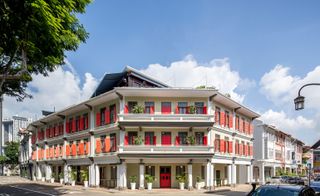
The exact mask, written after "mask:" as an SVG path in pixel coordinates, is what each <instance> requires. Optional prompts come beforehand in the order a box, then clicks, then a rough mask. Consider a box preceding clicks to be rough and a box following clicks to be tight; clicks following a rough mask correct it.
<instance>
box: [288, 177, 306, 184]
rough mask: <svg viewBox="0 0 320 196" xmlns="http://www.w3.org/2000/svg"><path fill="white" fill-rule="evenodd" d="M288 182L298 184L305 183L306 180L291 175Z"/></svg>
mask: <svg viewBox="0 0 320 196" xmlns="http://www.w3.org/2000/svg"><path fill="white" fill-rule="evenodd" d="M287 182H288V183H289V184H298V185H304V180H302V179H301V178H299V177H290V178H289V179H288V180H287Z"/></svg>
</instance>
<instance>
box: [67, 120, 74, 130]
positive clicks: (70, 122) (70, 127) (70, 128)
mask: <svg viewBox="0 0 320 196" xmlns="http://www.w3.org/2000/svg"><path fill="white" fill-rule="evenodd" d="M72 122H73V118H69V124H68V126H69V131H72V124H73V123H72Z"/></svg>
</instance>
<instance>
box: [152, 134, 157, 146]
mask: <svg viewBox="0 0 320 196" xmlns="http://www.w3.org/2000/svg"><path fill="white" fill-rule="evenodd" d="M153 145H157V136H153Z"/></svg>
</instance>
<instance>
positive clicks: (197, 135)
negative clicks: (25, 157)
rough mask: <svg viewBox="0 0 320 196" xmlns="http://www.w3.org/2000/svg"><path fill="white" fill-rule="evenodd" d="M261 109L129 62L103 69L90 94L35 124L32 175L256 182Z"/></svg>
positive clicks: (123, 181) (170, 183) (123, 184)
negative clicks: (173, 83) (176, 84)
mask: <svg viewBox="0 0 320 196" xmlns="http://www.w3.org/2000/svg"><path fill="white" fill-rule="evenodd" d="M257 117H258V114H257V113H255V112H253V111H251V110H250V109H248V108H246V107H245V106H243V105H240V104H239V103H237V102H235V101H233V100H231V99H230V98H228V97H226V96H225V95H222V94H221V93H220V92H218V91H217V90H215V89H192V88H172V87H169V86H167V85H166V84H164V83H162V82H160V81H157V80H155V79H153V78H151V77H149V76H147V75H145V74H142V73H141V72H139V71H137V70H135V69H133V68H131V67H126V68H125V69H124V71H123V72H120V73H114V74H106V75H105V76H104V78H103V80H102V81H101V83H100V84H99V86H98V87H97V89H96V91H95V92H94V95H93V96H92V97H91V98H90V99H89V100H87V101H84V102H82V103H80V104H77V105H74V106H71V107H68V108H66V109H64V110H61V111H59V112H55V113H52V114H50V115H48V116H46V117H44V118H42V119H40V120H38V121H35V122H33V123H31V124H30V125H29V126H28V130H29V131H30V132H32V137H30V139H31V143H32V150H33V152H32V161H33V175H34V177H35V179H37V180H44V179H46V180H49V178H51V176H52V173H53V174H56V175H54V176H56V180H57V181H58V179H57V174H59V173H64V174H65V175H64V180H65V182H70V171H71V170H73V171H76V173H77V175H76V176H77V179H76V183H79V184H81V183H82V182H81V178H80V171H81V170H83V169H87V170H88V171H89V185H90V186H92V187H95V186H99V187H107V188H119V189H125V188H130V182H129V177H130V176H137V188H140V189H143V188H144V187H146V182H145V180H144V175H145V174H149V175H152V176H154V177H155V181H154V182H153V187H154V188H177V187H178V186H179V185H178V182H177V181H176V176H177V175H182V174H185V175H186V178H187V182H186V183H185V186H186V188H189V189H192V188H193V187H195V184H196V179H201V184H202V187H203V188H207V189H213V188H214V187H215V186H226V185H228V186H230V185H231V186H235V185H236V184H242V183H249V182H251V181H252V171H253V168H252V162H253V143H252V141H253V126H252V120H253V119H254V118H257Z"/></svg>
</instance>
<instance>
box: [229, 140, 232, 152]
mask: <svg viewBox="0 0 320 196" xmlns="http://www.w3.org/2000/svg"><path fill="white" fill-rule="evenodd" d="M228 151H229V153H232V141H229V149H228Z"/></svg>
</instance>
